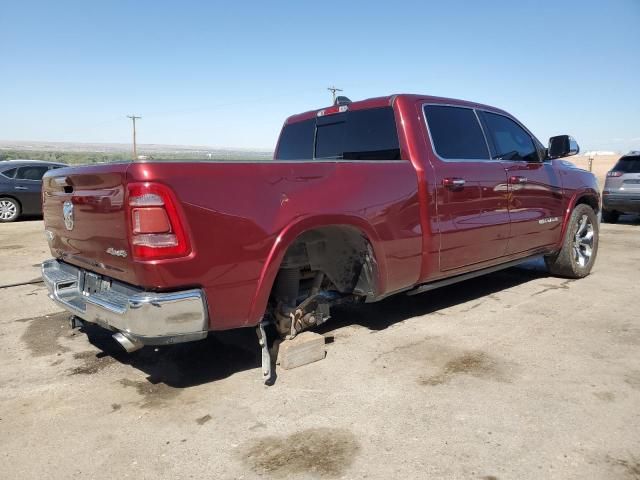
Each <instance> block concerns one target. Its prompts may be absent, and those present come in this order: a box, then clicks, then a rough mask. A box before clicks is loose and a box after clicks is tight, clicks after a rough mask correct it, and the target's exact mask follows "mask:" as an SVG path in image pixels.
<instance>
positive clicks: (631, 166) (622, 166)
mask: <svg viewBox="0 0 640 480" xmlns="http://www.w3.org/2000/svg"><path fill="white" fill-rule="evenodd" d="M613 171H614V172H623V173H640V156H637V157H622V158H621V159H620V160H618V163H616V166H615V167H613Z"/></svg>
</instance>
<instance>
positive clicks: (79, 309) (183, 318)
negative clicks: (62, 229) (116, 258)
mask: <svg viewBox="0 0 640 480" xmlns="http://www.w3.org/2000/svg"><path fill="white" fill-rule="evenodd" d="M42 278H43V280H44V283H45V285H46V286H47V288H48V289H49V298H51V299H52V300H53V301H54V302H56V303H57V304H58V305H60V306H61V307H62V308H64V309H65V310H67V311H68V312H70V313H72V314H74V315H76V316H78V317H80V318H81V319H83V320H85V321H87V322H90V323H95V324H97V325H100V326H102V327H105V328H108V329H109V330H114V331H119V332H122V333H123V334H124V335H126V336H127V337H129V338H131V339H132V340H134V341H137V342H140V343H142V344H144V345H165V344H170V343H179V342H189V341H193V340H200V339H202V338H204V337H206V336H207V331H208V328H207V327H208V323H207V308H206V301H205V297H204V292H203V291H202V290H200V289H192V290H184V291H179V292H171V293H157V292H148V291H144V290H141V289H137V288H135V287H132V286H130V285H127V284H124V283H122V282H118V281H117V280H113V279H111V278H108V277H99V276H97V275H95V274H92V273H91V272H88V271H86V270H83V269H81V268H78V267H75V266H73V265H70V264H68V263H64V262H60V261H58V260H47V261H45V262H43V264H42ZM89 279H91V282H89ZM89 284H91V285H90V286H88V285H89Z"/></svg>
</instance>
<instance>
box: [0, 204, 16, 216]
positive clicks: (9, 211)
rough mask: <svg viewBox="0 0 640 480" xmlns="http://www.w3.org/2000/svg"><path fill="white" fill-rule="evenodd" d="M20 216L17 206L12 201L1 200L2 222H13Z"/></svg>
mask: <svg viewBox="0 0 640 480" xmlns="http://www.w3.org/2000/svg"><path fill="white" fill-rule="evenodd" d="M17 214H18V208H17V207H16V204H15V203H13V202H12V201H10V200H0V220H13V219H14V218H15V216H16V215H17Z"/></svg>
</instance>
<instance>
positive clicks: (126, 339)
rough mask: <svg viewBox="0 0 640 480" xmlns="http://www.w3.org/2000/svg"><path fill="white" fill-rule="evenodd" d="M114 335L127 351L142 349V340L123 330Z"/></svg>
mask: <svg viewBox="0 0 640 480" xmlns="http://www.w3.org/2000/svg"><path fill="white" fill-rule="evenodd" d="M112 337H113V339H114V340H115V341H116V342H118V343H119V344H120V346H121V347H122V348H124V349H125V350H126V351H127V353H132V352H135V351H136V350H140V349H141V348H142V347H143V345H142V342H141V341H140V340H136V339H135V338H131V337H130V336H128V335H126V334H125V333H122V332H118V333H114V334H113V335H112Z"/></svg>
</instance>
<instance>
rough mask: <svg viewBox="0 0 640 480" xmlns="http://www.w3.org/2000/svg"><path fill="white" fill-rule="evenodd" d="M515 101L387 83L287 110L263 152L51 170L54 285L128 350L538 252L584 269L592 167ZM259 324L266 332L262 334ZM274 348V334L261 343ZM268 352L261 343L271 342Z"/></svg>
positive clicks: (593, 217) (594, 235)
mask: <svg viewBox="0 0 640 480" xmlns="http://www.w3.org/2000/svg"><path fill="white" fill-rule="evenodd" d="M577 152H578V146H577V144H576V143H575V141H574V140H573V138H571V137H569V136H567V135H561V136H558V137H552V138H551V139H550V142H549V147H548V148H545V147H544V146H543V145H542V144H541V143H540V142H539V141H538V140H537V139H536V138H535V137H534V136H533V134H532V133H531V132H530V131H529V130H527V129H526V128H525V127H524V126H523V125H522V124H521V123H520V122H519V121H518V120H516V119H515V118H514V117H513V116H511V115H510V114H508V113H507V112H504V111H502V110H499V109H497V108H493V107H489V106H486V105H481V104H477V103H472V102H467V101H461V100H453V99H447V98H438V97H430V96H423V95H404V94H403V95H392V96H388V97H380V98H372V99H368V100H363V101H357V102H349V101H348V100H347V99H341V100H340V101H339V102H337V104H336V105H333V106H330V107H328V108H324V109H321V110H314V111H310V112H306V113H302V114H299V115H294V116H291V117H289V118H288V119H287V120H286V122H285V123H284V126H283V128H282V132H281V134H280V139H279V141H278V145H277V148H276V151H275V154H274V159H273V160H270V161H259V162H245V161H206V160H203V161H192V162H177V161H153V160H152V161H134V162H130V163H113V164H103V165H92V166H83V167H73V168H64V169H60V170H53V171H51V172H49V173H48V174H47V175H46V176H45V177H44V185H43V210H44V222H45V228H46V236H47V239H48V242H49V246H50V249H51V253H52V254H53V256H54V257H55V258H54V259H52V260H49V261H46V262H44V264H43V266H42V274H43V278H44V280H45V282H46V285H47V286H48V288H49V291H50V297H51V298H52V299H53V300H55V301H56V302H57V303H58V304H59V305H61V306H62V307H63V308H65V309H67V310H68V311H69V312H71V313H72V314H74V315H75V316H77V317H79V318H81V319H83V320H85V321H88V322H92V323H97V324H99V325H102V326H104V327H106V328H109V329H111V330H112V331H114V332H115V334H114V337H115V338H116V340H118V341H119V342H120V343H121V344H122V345H123V346H124V347H125V348H126V349H127V350H128V351H133V350H135V349H137V348H139V347H141V346H142V345H160V344H170V343H175V342H186V341H192V340H198V339H202V338H204V337H205V336H207V334H208V333H209V332H211V331H216V330H225V329H233V328H238V327H256V326H257V327H258V333H259V336H260V337H261V339H262V340H264V339H265V337H264V329H263V328H262V327H264V326H265V325H274V326H275V327H276V329H277V331H278V332H279V333H280V335H281V336H289V337H291V336H295V335H296V333H298V332H299V331H300V330H302V329H305V328H308V327H312V326H313V325H317V324H319V323H322V322H324V321H325V320H327V319H328V318H329V315H330V307H331V306H332V305H335V304H336V303H340V302H374V301H377V300H380V299H382V298H385V297H387V296H389V295H392V294H396V293H399V292H406V293H409V294H413V293H418V292H422V291H426V290H430V289H433V288H437V287H439V286H442V285H447V284H451V283H453V282H457V281H460V280H465V279H468V278H471V277H475V276H478V275H481V274H484V273H488V272H492V271H495V270H498V269H502V268H506V267H509V266H512V265H515V264H517V263H520V262H523V261H526V260H528V259H530V258H532V257H539V256H544V258H545V260H546V263H547V266H548V268H549V270H550V271H551V273H553V274H558V275H561V276H565V277H570V278H580V277H583V276H585V275H587V274H589V272H590V270H591V268H592V266H593V264H594V262H595V258H596V253H597V248H598V225H599V221H598V213H599V210H600V194H599V189H598V186H597V182H596V180H595V178H594V176H593V175H592V174H591V173H589V172H587V171H584V170H581V169H578V168H577V167H575V166H574V165H573V164H572V163H571V162H568V161H566V160H561V158H562V157H565V156H568V155H572V154H575V153H577ZM265 343H266V342H264V341H262V342H261V344H265ZM265 348H266V346H265ZM263 353H264V350H263Z"/></svg>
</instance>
